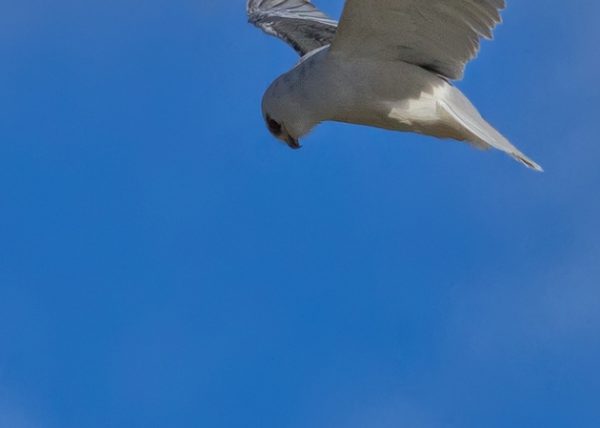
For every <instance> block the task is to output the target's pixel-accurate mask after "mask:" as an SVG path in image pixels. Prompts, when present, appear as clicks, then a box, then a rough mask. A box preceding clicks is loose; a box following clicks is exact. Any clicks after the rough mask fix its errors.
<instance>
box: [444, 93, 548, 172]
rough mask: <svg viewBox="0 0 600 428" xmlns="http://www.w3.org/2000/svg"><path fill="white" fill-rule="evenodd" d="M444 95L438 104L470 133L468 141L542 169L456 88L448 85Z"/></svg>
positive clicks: (531, 166)
mask: <svg viewBox="0 0 600 428" xmlns="http://www.w3.org/2000/svg"><path fill="white" fill-rule="evenodd" d="M444 95H445V96H444V99H441V100H438V103H439V106H440V107H442V109H444V111H445V112H446V113H448V114H449V115H450V116H451V117H452V118H453V119H454V120H456V121H457V122H458V123H459V124H460V125H461V126H462V127H463V128H464V129H465V131H467V132H468V133H470V134H471V135H472V136H471V138H469V139H468V141H469V142H471V143H472V144H474V145H476V146H478V147H484V148H490V147H493V148H495V149H498V150H501V151H503V152H505V153H507V154H508V155H510V156H512V157H513V158H514V159H515V160H517V161H519V162H521V163H522V164H523V165H525V166H526V167H528V168H531V169H533V170H535V171H539V172H543V171H544V170H543V169H542V167H541V166H540V165H538V164H537V163H536V162H534V161H533V160H531V159H530V158H529V157H527V156H526V155H525V154H524V153H522V152H521V151H520V150H519V149H517V148H516V147H515V146H513V145H512V144H511V143H510V142H509V141H508V140H507V139H506V138H505V137H504V136H503V135H502V134H500V133H499V132H498V131H496V130H495V129H494V128H493V127H492V126H491V125H490V124H489V123H487V122H486V121H485V119H484V118H482V117H481V115H480V114H479V112H478V111H477V110H476V109H475V107H474V106H473V104H471V102H470V101H469V100H468V99H467V97H465V96H464V95H463V94H462V93H461V92H460V91H459V90H458V89H456V88H455V87H452V86H450V87H449V90H448V91H445V94H444Z"/></svg>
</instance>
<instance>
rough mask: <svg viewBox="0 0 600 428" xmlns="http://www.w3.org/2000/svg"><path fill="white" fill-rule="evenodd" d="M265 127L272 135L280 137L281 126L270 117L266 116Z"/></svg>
mask: <svg viewBox="0 0 600 428" xmlns="http://www.w3.org/2000/svg"><path fill="white" fill-rule="evenodd" d="M267 127H268V128H269V131H270V132H271V134H273V135H276V136H277V135H281V124H280V123H279V122H277V121H275V120H273V119H272V118H271V117H270V116H267Z"/></svg>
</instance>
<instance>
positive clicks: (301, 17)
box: [246, 0, 337, 56]
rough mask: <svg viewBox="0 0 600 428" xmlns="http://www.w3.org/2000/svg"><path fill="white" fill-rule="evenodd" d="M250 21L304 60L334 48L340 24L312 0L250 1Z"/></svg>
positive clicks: (248, 5)
mask: <svg viewBox="0 0 600 428" xmlns="http://www.w3.org/2000/svg"><path fill="white" fill-rule="evenodd" d="M246 11H247V13H248V19H249V21H250V22H251V23H252V24H254V25H256V26H257V27H259V28H261V29H262V30H263V31H264V32H265V33H267V34H270V35H272V36H276V37H279V38H280V39H283V40H284V41H286V42H287V43H288V44H289V45H291V46H292V47H293V48H294V49H295V50H296V51H297V52H298V53H299V54H300V55H301V56H304V55H306V54H307V53H309V52H311V51H313V50H315V49H318V48H320V47H323V46H326V45H329V44H331V42H332V41H333V38H334V36H335V32H336V30H337V21H334V20H332V19H329V18H328V17H327V15H325V14H324V13H323V12H321V11H320V10H319V9H317V8H316V7H315V6H313V4H312V3H311V2H310V1H308V0H248V3H247V4H246Z"/></svg>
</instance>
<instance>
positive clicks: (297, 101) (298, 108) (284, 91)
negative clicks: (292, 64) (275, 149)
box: [262, 80, 318, 149]
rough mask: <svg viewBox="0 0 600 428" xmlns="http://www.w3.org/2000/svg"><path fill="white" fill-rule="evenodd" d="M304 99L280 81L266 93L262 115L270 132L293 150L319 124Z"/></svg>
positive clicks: (298, 146)
mask: <svg viewBox="0 0 600 428" xmlns="http://www.w3.org/2000/svg"><path fill="white" fill-rule="evenodd" d="M304 104H305V103H304V102H303V99H302V97H300V96H298V95H297V94H296V93H295V92H294V91H293V90H291V89H290V88H289V87H288V86H287V85H286V84H285V82H283V81H281V80H278V81H275V82H274V83H273V85H271V87H270V88H269V89H268V90H267V92H265V95H264V97H263V100H262V113H263V117H264V120H265V123H266V125H267V129H268V130H269V132H270V133H271V134H272V135H273V136H274V137H275V138H277V139H278V140H280V141H282V142H283V143H285V144H287V145H288V147H290V148H292V149H299V148H300V147H302V146H301V145H300V142H299V140H300V138H302V137H303V136H305V135H306V134H308V133H309V132H310V131H311V129H312V128H313V127H314V126H315V125H316V124H317V123H318V121H315V120H313V119H312V116H313V114H312V113H311V109H310V108H308V107H307V106H305V105H304Z"/></svg>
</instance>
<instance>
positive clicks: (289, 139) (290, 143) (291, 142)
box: [285, 135, 302, 150]
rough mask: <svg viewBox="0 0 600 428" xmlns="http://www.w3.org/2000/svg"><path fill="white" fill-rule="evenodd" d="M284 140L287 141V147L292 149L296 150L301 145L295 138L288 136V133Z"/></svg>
mask: <svg viewBox="0 0 600 428" xmlns="http://www.w3.org/2000/svg"><path fill="white" fill-rule="evenodd" d="M285 142H286V143H287V145H288V147H289V148H290V149H293V150H298V149H300V148H302V146H301V145H300V143H299V142H298V140H297V139H295V138H292V137H290V136H289V135H287V136H286V137H285Z"/></svg>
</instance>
